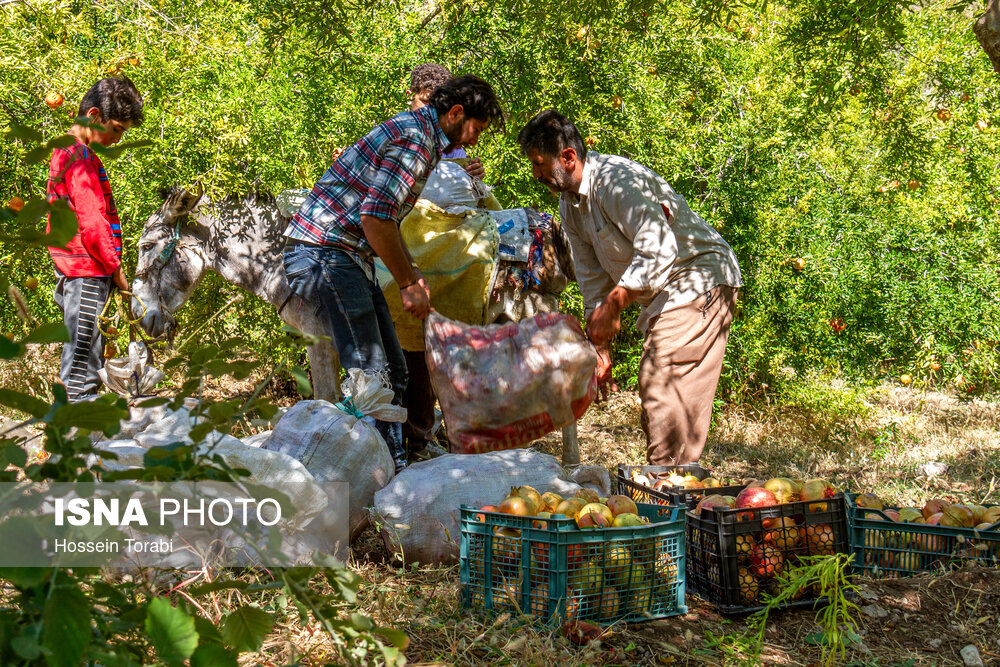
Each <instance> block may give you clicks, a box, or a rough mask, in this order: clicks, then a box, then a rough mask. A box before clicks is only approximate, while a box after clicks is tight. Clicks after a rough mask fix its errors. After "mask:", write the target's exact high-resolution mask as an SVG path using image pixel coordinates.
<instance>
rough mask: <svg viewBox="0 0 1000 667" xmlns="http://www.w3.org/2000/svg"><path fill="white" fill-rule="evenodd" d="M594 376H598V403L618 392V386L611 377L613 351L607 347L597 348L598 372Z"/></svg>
mask: <svg viewBox="0 0 1000 667" xmlns="http://www.w3.org/2000/svg"><path fill="white" fill-rule="evenodd" d="M594 375H596V376H597V402H598V403H601V402H603V401H606V400H608V398H610V397H611V394H614V393H616V392H617V391H618V385H617V384H615V379H614V378H613V377H612V376H611V350H610V349H608V348H607V347H598V348H597V370H596V371H594Z"/></svg>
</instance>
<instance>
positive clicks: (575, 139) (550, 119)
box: [517, 109, 587, 160]
mask: <svg viewBox="0 0 1000 667" xmlns="http://www.w3.org/2000/svg"><path fill="white" fill-rule="evenodd" d="M517 143H519V144H520V145H521V152H522V153H524V154H525V155H527V154H528V151H537V152H538V153H540V154H541V155H544V156H546V157H555V156H557V155H559V154H560V153H562V151H563V149H565V148H572V149H573V150H575V151H576V157H577V159H578V160H583V159H585V158H586V157H587V145H586V144H585V143H584V142H583V138H582V137H580V131H579V130H578V129H576V125H574V124H573V123H572V122H571V121H570V119H569V118H566V116H564V115H562V114H561V113H559V112H558V111H556V110H555V109H548V110H546V111H542V112H541V113H538V114H536V115H535V117H534V118H532V119H531V120H529V121H528V124H527V125H525V126H524V127H523V128H521V132H520V133H519V134H518V135H517Z"/></svg>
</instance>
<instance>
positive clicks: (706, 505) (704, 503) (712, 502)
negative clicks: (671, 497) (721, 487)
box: [694, 494, 732, 515]
mask: <svg viewBox="0 0 1000 667" xmlns="http://www.w3.org/2000/svg"><path fill="white" fill-rule="evenodd" d="M713 507H718V508H719V509H730V508H731V507H732V505H730V504H729V501H728V500H726V498H725V496H720V495H718V494H714V495H711V496H707V497H705V498H702V499H701V500H700V501H699V502H698V505H697V506H696V507H695V510H694V511H695V513H696V514H699V515H700V514H702V512H703V511H704V510H706V509H707V510H708V511H712V508H713Z"/></svg>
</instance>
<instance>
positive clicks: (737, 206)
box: [0, 0, 1000, 398]
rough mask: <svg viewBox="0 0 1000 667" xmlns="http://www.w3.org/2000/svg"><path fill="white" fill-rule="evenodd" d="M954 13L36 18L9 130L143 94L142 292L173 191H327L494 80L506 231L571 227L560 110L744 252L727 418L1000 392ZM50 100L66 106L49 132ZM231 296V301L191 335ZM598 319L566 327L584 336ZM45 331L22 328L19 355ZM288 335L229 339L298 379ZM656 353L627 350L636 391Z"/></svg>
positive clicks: (975, 66)
mask: <svg viewBox="0 0 1000 667" xmlns="http://www.w3.org/2000/svg"><path fill="white" fill-rule="evenodd" d="M597 4H600V6H596V5H597ZM833 4H835V5H836V7H832V6H831V5H833ZM951 6H952V5H951V3H946V2H934V1H931V2H928V3H924V4H923V5H921V6H919V7H918V6H909V5H907V6H903V5H897V4H895V3H888V2H878V3H867V4H864V5H862V4H857V3H816V4H815V5H813V4H811V3H808V2H786V3H784V4H781V3H777V4H775V3H772V4H769V5H767V6H766V9H762V8H761V7H759V6H755V5H727V7H728V9H727V12H732V13H731V14H729V13H721V12H720V11H719V10H720V6H719V5H716V4H712V3H711V2H707V1H706V2H694V3H692V4H690V5H681V4H672V5H671V4H666V3H653V2H643V1H640V0H636V1H629V0H620V1H618V2H611V3H595V4H594V5H591V4H586V3H576V2H570V1H566V2H557V3H553V4H549V5H546V6H545V7H544V8H542V7H541V6H537V5H534V4H530V5H529V4H527V3H522V2H518V1H517V0H509V1H507V2H497V3H487V2H485V1H483V0H461V1H450V2H446V3H443V4H434V3H415V2H380V3H371V4H368V3H365V4H362V5H359V6H354V5H350V4H348V3H346V2H340V1H337V0H311V1H310V2H305V3H289V2H286V1H285V0H265V1H263V2H246V1H241V0H234V1H231V2H227V3H208V2H201V1H195V2H191V1H190V0H150V1H149V2H147V0H134V1H133V2H123V1H120V0H106V1H105V2H82V1H80V2H73V1H69V0H40V1H37V2H31V3H27V2H13V3H7V4H3V5H2V6H0V27H2V29H0V113H2V114H3V115H5V116H7V118H8V119H10V120H13V121H16V122H17V123H20V124H23V125H29V126H34V127H39V128H41V129H42V130H43V131H44V133H45V134H46V137H49V136H56V135H58V134H60V133H62V132H64V131H65V130H66V129H67V128H68V127H69V124H70V117H71V116H72V115H73V112H75V104H77V103H78V101H79V99H80V97H81V96H82V95H83V93H84V92H85V91H86V90H87V88H88V87H89V86H90V85H91V84H92V83H93V82H94V81H95V80H97V79H98V78H100V77H102V76H107V75H110V74H124V75H127V76H129V77H130V78H132V79H133V80H134V81H135V82H136V84H137V85H138V86H139V88H140V90H141V91H143V93H144V95H145V99H146V122H145V124H144V125H143V127H141V128H139V129H137V130H133V131H132V132H131V133H130V136H129V139H151V140H153V141H154V142H155V145H154V147H153V148H151V149H147V150H144V151H130V152H127V153H126V154H125V155H124V156H123V157H122V158H121V159H119V160H117V161H115V162H114V163H113V164H110V165H109V174H110V178H111V180H112V186H113V188H114V191H115V194H116V197H117V199H118V204H119V208H120V209H121V211H122V219H123V223H124V230H125V241H126V242H125V246H126V254H127V265H130V266H134V263H135V253H136V245H137V239H138V237H139V235H140V233H141V229H142V223H143V221H144V220H145V219H146V218H147V217H148V216H149V214H150V213H152V212H153V211H154V210H155V209H156V208H157V207H158V205H159V202H160V199H159V197H158V194H157V192H158V190H160V189H161V188H164V187H169V186H172V185H177V184H180V185H186V186H194V185H195V184H202V185H203V186H205V187H206V189H207V191H208V192H209V194H211V195H213V196H223V195H225V194H233V193H244V192H247V191H250V190H267V191H271V192H278V191H280V190H282V189H285V188H289V187H294V186H310V185H311V184H312V183H313V181H314V180H315V179H316V178H318V176H319V175H320V174H321V173H322V171H323V170H324V169H325V168H326V167H327V166H328V158H329V155H330V151H331V150H332V149H333V148H334V147H336V146H340V145H345V144H348V143H350V142H352V141H353V140H355V139H356V138H358V137H360V136H361V135H362V134H364V133H365V132H367V130H368V129H370V128H371V127H372V126H374V125H375V124H377V123H379V122H381V121H382V120H384V119H385V118H387V117H388V116H390V115H392V114H393V113H395V112H397V111H399V110H401V109H402V108H403V107H404V104H405V100H404V90H405V87H406V82H407V77H408V73H409V70H410V68H412V67H413V66H414V65H416V64H418V63H420V62H424V61H428V60H433V61H437V62H441V63H443V64H445V65H447V66H449V67H450V68H451V69H452V70H453V71H454V72H456V73H467V72H469V73H475V74H478V75H480V76H483V77H484V78H486V79H487V80H489V81H491V82H492V83H493V84H494V85H495V86H496V88H497V90H498V92H499V93H500V95H501V96H502V98H503V100H504V102H505V108H506V110H507V111H508V114H509V115H508V120H507V127H506V129H505V130H502V131H499V132H496V133H492V134H490V135H488V136H485V137H484V138H483V140H482V141H481V143H480V145H479V146H478V147H477V148H475V149H473V152H474V154H476V155H479V156H481V157H482V158H483V161H484V163H485V164H486V166H487V174H488V177H487V180H489V181H492V182H494V183H495V184H496V185H497V195H498V197H499V199H500V200H501V201H502V202H504V203H505V204H506V205H508V206H515V205H518V206H523V205H537V206H540V207H542V208H545V209H547V210H550V211H555V209H556V201H555V199H554V198H552V197H551V196H549V195H548V193H547V191H545V190H544V189H543V188H542V187H540V186H539V185H538V184H536V183H535V182H534V181H533V180H532V179H531V174H530V170H529V169H528V167H527V162H526V161H525V160H524V159H523V158H521V157H520V155H519V154H518V151H517V148H516V144H515V141H514V137H515V136H516V133H517V131H518V129H520V127H521V126H522V125H523V123H524V122H525V121H526V120H527V119H528V118H530V117H531V116H532V115H533V114H534V113H535V112H537V111H539V110H541V109H544V108H548V107H557V108H559V109H560V110H561V111H563V112H564V113H566V114H568V115H569V116H571V117H572V118H573V119H575V121H576V122H577V124H578V125H579V126H580V129H581V131H582V132H583V134H584V135H590V136H593V137H594V138H595V140H596V146H595V148H596V150H599V151H601V152H608V153H618V154H621V155H625V156H628V157H631V158H633V159H636V160H638V161H639V162H642V163H644V164H647V165H649V166H650V167H652V168H653V169H655V170H656V171H658V172H659V173H661V174H662V175H663V176H664V177H665V178H666V179H667V180H668V181H669V182H671V184H672V185H673V186H674V187H675V188H676V189H677V190H678V191H679V192H680V193H681V194H683V195H684V196H686V197H687V198H688V200H689V202H690V203H691V205H692V206H693V207H694V208H695V209H696V210H697V211H699V212H700V213H701V214H702V215H703V216H704V217H705V218H706V219H707V220H708V221H709V222H711V223H712V224H713V225H714V226H715V227H716V228H718V229H719V230H720V231H721V233H722V234H723V236H725V237H726V239H727V240H728V241H729V242H730V244H731V245H732V246H733V248H734V249H735V251H736V253H737V255H738V257H739V259H740V265H741V268H742V270H743V276H744V283H745V285H744V289H743V292H742V294H743V296H742V304H741V308H740V313H739V315H738V318H737V320H736V321H735V323H734V326H733V334H732V337H731V343H730V352H729V354H728V355H727V362H726V363H727V366H726V371H725V374H724V381H723V389H724V391H725V392H727V394H728V395H729V396H730V397H737V398H739V397H747V396H751V395H756V393H757V392H758V391H760V390H761V389H768V388H772V389H774V388H779V389H780V388H785V387H787V388H788V390H789V391H792V389H793V386H794V385H795V384H796V379H797V378H802V377H805V376H809V375H811V374H816V373H819V374H821V375H824V376H829V375H831V374H832V375H836V374H844V375H847V376H850V377H853V378H856V379H858V378H860V379H871V380H876V379H880V378H883V377H886V376H894V377H896V376H899V375H900V374H903V373H905V374H909V375H912V376H913V377H914V381H915V382H916V383H917V384H924V385H940V384H943V383H946V382H947V383H950V384H951V385H952V386H954V387H955V388H957V389H959V390H962V391H965V392H971V393H980V392H992V391H994V390H995V389H996V387H997V382H998V370H997V369H998V362H997V359H998V352H997V349H996V345H997V341H998V340H1000V332H998V324H997V322H998V321H1000V317H998V315H1000V304H998V297H997V295H998V294H1000V290H998V287H1000V275H998V269H997V267H998V266H1000V262H998V259H1000V258H998V257H997V254H998V247H1000V243H998V241H1000V238H998V237H1000V231H998V225H997V224H996V214H995V211H996V208H997V203H998V197H1000V149H998V146H997V132H998V128H1000V114H998V103H1000V81H998V79H997V76H996V74H995V73H994V72H993V71H992V70H991V69H990V66H989V62H988V59H987V58H986V56H985V54H983V53H982V52H981V51H980V49H979V47H978V44H977V43H976V41H975V38H974V37H973V34H972V32H971V24H972V18H973V12H972V10H975V9H977V6H976V5H972V6H969V7H959V9H960V10H963V9H964V10H965V11H957V12H956V11H952V10H951V9H950V7H951ZM50 91H59V92H61V93H63V94H64V95H65V96H66V98H67V104H66V105H65V106H64V107H62V108H60V109H57V110H50V109H49V108H48V107H47V106H45V104H44V103H43V99H44V97H45V95H46V93H48V92H50ZM941 109H947V110H948V113H947V114H942V117H946V116H947V118H948V119H947V120H939V117H938V111H939V110H941ZM979 121H983V122H984V123H985V126H983V125H982V124H980V127H981V128H983V129H979V128H977V126H976V123H977V122H979ZM0 122H2V121H0ZM26 151H27V148H24V149H23V150H22V149H20V148H18V147H17V146H16V145H15V144H11V143H5V144H3V148H2V152H0V198H2V199H0V201H6V200H7V199H8V198H9V197H10V196H13V195H18V196H21V197H22V198H24V199H26V200H27V199H28V198H29V197H30V196H38V195H42V194H44V188H45V178H46V169H45V166H44V165H32V166H26V165H25V164H23V162H22V159H23V157H24V153H26ZM911 185H912V186H913V187H912V188H911V187H910V186H911ZM0 257H2V261H3V262H4V263H5V264H6V271H7V272H8V274H9V275H10V276H11V277H12V280H13V282H14V283H16V284H23V281H24V280H25V279H26V278H27V277H28V276H32V275H34V276H37V277H38V278H39V280H40V282H41V286H40V287H39V289H38V290H37V291H34V292H30V291H28V292H26V294H27V296H28V299H29V303H30V305H31V306H32V308H33V309H34V311H35V313H36V314H37V315H39V317H40V319H43V320H44V319H50V320H51V319H57V318H58V312H57V311H56V309H55V307H54V305H53V304H52V300H51V289H52V286H53V284H54V277H53V275H52V271H51V260H50V259H49V258H48V257H47V254H46V253H45V252H44V251H43V250H37V249H31V250H28V251H25V250H24V249H23V248H19V247H16V246H12V245H10V244H8V245H6V246H0ZM797 258H802V259H804V260H805V263H804V267H803V268H802V270H801V271H798V270H797V269H796V264H795V261H794V260H795V259H797ZM233 294H234V288H232V287H230V286H228V285H226V284H225V283H223V282H222V281H221V280H220V279H218V278H217V277H215V276H212V275H210V276H209V277H208V278H207V279H206V283H205V284H204V285H203V287H202V288H201V289H200V290H199V291H198V293H197V294H196V296H195V298H194V299H193V300H192V302H191V303H190V304H189V305H188V306H187V307H186V308H185V309H184V310H183V311H182V312H181V318H180V324H181V327H184V326H185V324H186V323H191V322H200V321H203V320H204V319H205V318H206V317H207V316H208V315H209V314H211V313H214V312H215V311H216V310H217V309H218V308H220V307H221V306H222V305H223V304H224V303H226V301H227V300H228V299H229V298H231V297H232V295H233ZM574 294H575V292H572V291H571V292H569V293H568V294H567V298H566V300H565V305H566V309H567V310H569V311H573V312H578V311H579V302H578V299H577V298H575V297H574V296H573V295H574ZM634 316H635V313H634V311H633V312H630V313H629V315H628V317H627V318H626V319H631V318H634ZM841 323H842V325H843V327H842V329H841ZM22 327H23V325H22V324H21V323H20V322H19V321H18V320H17V319H16V316H15V314H14V312H13V309H12V308H11V307H10V305H9V304H7V303H4V306H3V311H2V312H0V328H2V330H3V331H12V332H16V333H21V331H22ZM278 327H279V323H278V320H277V318H276V317H275V315H274V312H273V309H271V308H270V307H269V306H267V305H266V304H262V303H260V302H256V301H253V300H247V301H246V302H244V304H242V305H241V306H240V308H239V312H238V313H237V312H235V311H227V312H226V313H224V314H223V316H221V317H219V318H217V319H216V320H214V321H213V329H212V331H210V332H209V333H210V335H211V336H213V337H215V338H216V339H222V338H223V337H230V336H239V337H242V338H243V339H244V340H246V341H247V343H248V344H249V345H250V346H251V347H252V348H253V349H255V350H256V351H257V352H258V353H259V354H261V355H262V356H270V355H278V354H281V353H282V349H281V348H280V343H279V341H280V340H282V337H281V336H280V335H279V332H278ZM640 351H641V347H640V339H639V336H638V335H637V334H636V333H635V332H634V331H629V330H626V331H625V332H624V333H623V335H622V336H621V337H620V338H619V340H618V343H617V347H616V361H617V364H618V366H617V374H618V375H619V377H620V379H622V380H624V381H625V382H626V383H628V382H630V381H634V376H635V371H636V368H637V359H638V354H639V352H640ZM789 395H791V394H789Z"/></svg>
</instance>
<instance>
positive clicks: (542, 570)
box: [531, 542, 549, 581]
mask: <svg viewBox="0 0 1000 667" xmlns="http://www.w3.org/2000/svg"><path fill="white" fill-rule="evenodd" d="M548 567H549V544H548V542H532V543H531V569H532V578H533V579H534V580H536V581H537V580H538V579H540V578H543V577H541V576H540V575H544V574H547V572H546V570H547V569H548ZM544 578H545V579H547V578H548V577H547V576H545V577H544Z"/></svg>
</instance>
